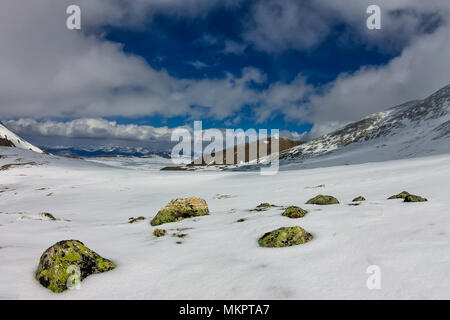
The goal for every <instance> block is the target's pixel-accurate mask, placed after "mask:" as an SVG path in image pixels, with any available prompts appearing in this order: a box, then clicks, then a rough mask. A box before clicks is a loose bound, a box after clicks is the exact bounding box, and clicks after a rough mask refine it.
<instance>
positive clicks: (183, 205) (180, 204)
mask: <svg viewBox="0 0 450 320" xmlns="http://www.w3.org/2000/svg"><path fill="white" fill-rule="evenodd" d="M208 214H209V209H208V205H207V204H206V201H205V200H203V199H201V198H196V197H192V198H186V199H173V200H172V201H170V203H169V204H168V205H167V206H165V207H164V208H162V209H161V210H159V211H158V213H157V214H156V216H155V217H154V218H153V220H152V221H151V222H150V224H151V225H152V226H158V225H161V224H164V223H170V222H178V221H181V220H183V219H187V218H192V217H198V216H205V215H208Z"/></svg>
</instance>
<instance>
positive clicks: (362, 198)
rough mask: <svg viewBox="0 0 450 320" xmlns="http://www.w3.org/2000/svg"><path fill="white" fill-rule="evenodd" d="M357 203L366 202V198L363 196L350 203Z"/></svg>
mask: <svg viewBox="0 0 450 320" xmlns="http://www.w3.org/2000/svg"><path fill="white" fill-rule="evenodd" d="M359 201H366V198H364V197H363V196H359V197H356V198H355V199H353V200H352V202H359Z"/></svg>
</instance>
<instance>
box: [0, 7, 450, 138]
mask: <svg viewBox="0 0 450 320" xmlns="http://www.w3.org/2000/svg"><path fill="white" fill-rule="evenodd" d="M377 3H378V5H379V6H380V8H381V29H380V30H369V29H368V28H367V27H366V20H367V18H368V17H369V14H367V12H366V10H367V7H368V6H369V5H371V4H373V3H372V1H369V0H342V1H329V0H312V1H306V0H165V1H160V0H136V1H121V0H95V1H92V0H77V1H69V0H61V1H58V2H57V3H55V2H54V1H52V0H38V1H34V2H31V3H28V2H26V3H25V2H22V1H14V0H5V3H4V4H3V7H4V8H5V10H4V11H3V12H8V14H4V15H2V16H1V17H0V18H1V19H0V40H1V41H2V50H1V51H0V67H1V68H2V70H3V72H2V75H0V84H1V85H0V105H1V106H2V107H1V109H0V119H2V120H3V121H4V122H6V123H7V124H8V126H9V127H10V128H11V129H13V130H15V131H17V133H18V134H20V135H22V136H24V137H25V138H27V139H29V140H31V141H32V142H33V139H36V141H39V143H40V144H49V145H55V144H58V143H59V141H62V140H63V141H64V143H70V144H73V145H76V144H77V141H78V142H80V141H83V143H85V142H86V139H88V141H93V143H94V141H95V142H96V143H97V144H106V143H107V142H108V140H111V141H117V140H128V141H130V140H134V141H137V142H138V143H143V144H145V139H148V138H154V139H167V138H168V137H170V132H171V129H173V128H175V127H179V126H191V127H192V123H193V121H194V120H202V121H203V127H204V128H213V127H217V128H243V129H247V128H267V129H271V128H275V129H280V130H283V131H284V132H285V134H286V135H287V136H290V137H295V138H297V139H298V138H302V139H311V138H314V137H317V136H319V135H321V134H324V133H327V132H330V131H332V130H334V129H337V128H338V127H340V126H342V125H344V124H346V123H348V122H351V121H355V120H359V119H360V118H362V117H364V116H366V115H369V114H371V113H374V112H379V111H382V110H385V109H386V108H389V107H392V106H394V105H396V104H400V103H403V102H405V101H409V100H414V99H421V98H424V97H426V96H428V95H429V94H431V93H432V92H434V91H436V90H438V89H440V88H441V87H443V86H445V85H447V84H448V83H450V70H448V69H449V68H450V66H449V64H448V57H449V53H450V41H449V39H448V38H449V34H450V32H449V31H450V29H449V20H450V19H449V17H450V13H449V12H450V3H449V2H448V1H442V0H430V1H427V2H424V1H420V0H410V1H407V2H405V1H403V0H389V1H388V0H379V1H378V2H377ZM70 4H77V5H79V6H80V8H81V18H82V19H81V21H82V23H81V26H82V27H81V30H68V29H67V28H66V19H67V17H68V15H67V13H66V8H67V6H68V5H70ZM19 17H20V19H19ZM63 138H64V139H63ZM67 141H72V142H67Z"/></svg>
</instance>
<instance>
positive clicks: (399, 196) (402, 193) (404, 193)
mask: <svg viewBox="0 0 450 320" xmlns="http://www.w3.org/2000/svg"><path fill="white" fill-rule="evenodd" d="M407 196H409V192H407V191H402V192H400V193H399V194H394V195H393V196H390V197H389V198H388V200H391V199H405V198H406V197H407Z"/></svg>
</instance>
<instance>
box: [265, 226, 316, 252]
mask: <svg viewBox="0 0 450 320" xmlns="http://www.w3.org/2000/svg"><path fill="white" fill-rule="evenodd" d="M312 238H313V236H312V235H311V234H310V233H308V232H306V231H305V230H304V229H302V228H300V227H283V228H279V229H276V230H273V231H271V232H267V233H266V234H264V235H263V236H262V237H261V238H260V239H259V240H258V244H259V245H260V246H261V247H265V248H282V247H290V246H295V245H299V244H303V243H306V242H308V241H311V240H312Z"/></svg>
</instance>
